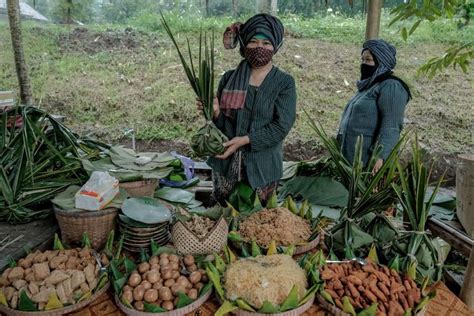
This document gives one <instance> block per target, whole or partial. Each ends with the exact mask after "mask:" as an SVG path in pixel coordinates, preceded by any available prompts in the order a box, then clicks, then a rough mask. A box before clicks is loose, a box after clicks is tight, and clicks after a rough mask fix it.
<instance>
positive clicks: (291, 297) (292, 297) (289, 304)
mask: <svg viewBox="0 0 474 316" xmlns="http://www.w3.org/2000/svg"><path fill="white" fill-rule="evenodd" d="M296 307H298V288H297V287H296V285H293V287H292V288H291V291H290V294H288V297H287V298H286V299H285V301H284V302H283V303H282V304H281V307H280V311H281V312H285V311H289V310H291V309H295V308H296Z"/></svg>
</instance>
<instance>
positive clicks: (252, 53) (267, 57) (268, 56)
mask: <svg viewBox="0 0 474 316" xmlns="http://www.w3.org/2000/svg"><path fill="white" fill-rule="evenodd" d="M244 54H245V59H247V61H248V62H249V63H250V65H252V66H253V67H262V66H265V65H266V64H268V63H269V62H270V61H271V60H272V57H273V51H271V50H269V49H266V48H263V47H255V48H248V47H246V48H245V51H244Z"/></svg>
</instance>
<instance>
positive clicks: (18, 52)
mask: <svg viewBox="0 0 474 316" xmlns="http://www.w3.org/2000/svg"><path fill="white" fill-rule="evenodd" d="M7 9H8V21H9V24H10V34H11V38H12V48H13V56H14V58H15V68H16V73H17V77H18V84H19V86H20V100H21V104H23V105H32V104H33V97H32V93H31V83H30V77H29V76H28V70H27V68H26V62H25V53H24V51H23V43H22V41H21V15H20V3H19V0H7Z"/></svg>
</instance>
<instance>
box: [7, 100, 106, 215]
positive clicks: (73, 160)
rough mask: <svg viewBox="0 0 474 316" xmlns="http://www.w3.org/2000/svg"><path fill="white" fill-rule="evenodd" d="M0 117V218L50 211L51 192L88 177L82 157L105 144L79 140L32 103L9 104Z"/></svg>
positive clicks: (92, 156) (96, 153)
mask: <svg viewBox="0 0 474 316" xmlns="http://www.w3.org/2000/svg"><path fill="white" fill-rule="evenodd" d="M0 120H1V123H0V126H1V129H0V187H1V191H0V192H1V193H0V220H1V221H7V222H10V223H24V222H28V221H30V220H32V219H34V218H35V219H36V218H41V217H44V216H47V215H49V214H50V213H51V207H50V204H49V200H50V199H51V198H52V197H53V196H55V195H56V194H57V193H59V192H61V191H63V190H64V189H66V188H67V187H68V186H70V185H72V184H78V185H81V184H82V183H83V182H85V181H86V180H87V178H88V175H87V173H86V172H85V171H84V170H83V168H82V164H81V159H91V160H93V159H96V158H97V157H98V156H99V155H100V153H101V152H102V151H103V150H105V149H107V147H108V146H106V145H105V144H101V143H99V142H96V141H93V140H89V139H85V138H80V137H79V136H78V135H76V134H74V133H73V132H72V131H71V130H69V129H68V128H67V127H66V126H64V125H63V124H62V123H61V122H59V121H58V120H56V119H55V118H54V117H53V116H51V115H50V114H48V113H46V112H45V111H43V110H41V109H39V108H36V107H33V106H27V107H23V106H21V107H13V108H10V109H9V110H7V111H5V112H3V113H1V117H0Z"/></svg>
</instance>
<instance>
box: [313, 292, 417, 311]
mask: <svg viewBox="0 0 474 316" xmlns="http://www.w3.org/2000/svg"><path fill="white" fill-rule="evenodd" d="M316 297H317V301H318V303H319V305H320V306H321V307H322V308H324V309H325V310H326V311H328V312H329V313H330V314H331V315H334V316H351V314H349V313H346V312H344V311H343V310H342V309H340V308H339V307H337V306H336V305H333V304H331V303H330V302H328V301H326V300H325V299H324V297H322V296H321V295H319V294H317V295H316ZM425 312H426V306H425V307H424V308H423V309H422V310H421V311H419V312H418V313H416V316H423V315H425Z"/></svg>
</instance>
